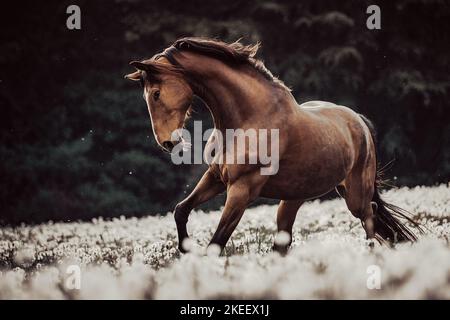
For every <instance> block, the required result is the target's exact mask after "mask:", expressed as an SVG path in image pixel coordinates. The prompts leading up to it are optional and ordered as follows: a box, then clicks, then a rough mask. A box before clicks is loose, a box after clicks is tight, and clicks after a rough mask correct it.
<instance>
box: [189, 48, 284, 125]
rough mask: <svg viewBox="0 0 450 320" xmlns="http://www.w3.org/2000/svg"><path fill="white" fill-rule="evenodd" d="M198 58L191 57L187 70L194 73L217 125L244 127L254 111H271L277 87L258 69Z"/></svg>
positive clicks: (198, 91)
mask: <svg viewBox="0 0 450 320" xmlns="http://www.w3.org/2000/svg"><path fill="white" fill-rule="evenodd" d="M196 59H197V60H198V59H199V57H198V56H194V57H193V58H191V59H190V61H189V64H188V68H189V70H188V71H189V73H190V74H193V75H194V79H195V81H194V92H195V94H196V95H198V96H199V97H200V98H202V99H203V100H204V101H205V103H206V104H207V106H208V108H209V110H210V112H211V114H212V117H213V119H214V125H215V127H216V129H218V130H224V129H228V128H242V127H243V126H244V125H245V124H246V121H248V120H249V119H251V118H253V116H254V115H258V116H260V117H263V116H264V113H266V112H267V113H268V114H269V113H270V110H269V109H270V108H272V107H273V104H272V103H271V100H273V99H274V92H273V90H276V89H274V87H273V85H271V84H269V83H268V82H267V80H266V79H264V78H263V77H262V76H260V75H259V74H258V73H257V71H256V70H253V69H251V67H246V66H244V67H240V68H236V69H235V68H231V67H229V66H227V65H225V64H224V63H222V62H220V61H218V60H215V59H212V58H205V57H203V61H201V62H200V61H195V60H196ZM278 108H279V107H278Z"/></svg>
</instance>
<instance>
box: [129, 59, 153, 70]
mask: <svg viewBox="0 0 450 320" xmlns="http://www.w3.org/2000/svg"><path fill="white" fill-rule="evenodd" d="M130 65H131V66H133V67H135V68H136V69H138V70H142V71H146V70H148V67H149V65H148V64H145V63H143V62H139V61H131V62H130Z"/></svg>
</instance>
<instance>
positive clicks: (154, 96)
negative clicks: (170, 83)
mask: <svg viewBox="0 0 450 320" xmlns="http://www.w3.org/2000/svg"><path fill="white" fill-rule="evenodd" d="M159 94H160V92H159V90H156V91H155V92H153V100H155V101H158V99H159Z"/></svg>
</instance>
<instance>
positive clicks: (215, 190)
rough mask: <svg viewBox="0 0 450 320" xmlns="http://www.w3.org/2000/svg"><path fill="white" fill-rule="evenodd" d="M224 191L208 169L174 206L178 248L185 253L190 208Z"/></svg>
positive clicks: (221, 184) (223, 186)
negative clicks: (189, 192)
mask: <svg viewBox="0 0 450 320" xmlns="http://www.w3.org/2000/svg"><path fill="white" fill-rule="evenodd" d="M223 191H225V185H224V184H223V183H222V181H220V180H218V179H217V178H216V177H215V176H214V174H213V173H212V172H211V171H210V170H208V171H206V172H205V173H204V175H203V176H202V178H201V179H200V181H199V182H198V183H197V185H196V186H195V188H194V190H193V191H192V192H191V194H190V195H189V196H188V197H187V198H186V199H184V200H183V201H181V202H180V203H178V204H177V205H176V207H175V211H174V217H175V222H176V224H177V232H178V249H179V250H180V251H181V252H183V253H185V252H186V250H185V249H184V248H183V240H184V239H186V238H188V233H187V229H186V224H187V222H188V218H189V214H190V213H191V211H192V209H194V208H195V207H197V206H199V205H200V204H202V203H204V202H206V201H208V200H210V199H211V198H213V197H214V196H216V195H218V194H219V193H221V192H223Z"/></svg>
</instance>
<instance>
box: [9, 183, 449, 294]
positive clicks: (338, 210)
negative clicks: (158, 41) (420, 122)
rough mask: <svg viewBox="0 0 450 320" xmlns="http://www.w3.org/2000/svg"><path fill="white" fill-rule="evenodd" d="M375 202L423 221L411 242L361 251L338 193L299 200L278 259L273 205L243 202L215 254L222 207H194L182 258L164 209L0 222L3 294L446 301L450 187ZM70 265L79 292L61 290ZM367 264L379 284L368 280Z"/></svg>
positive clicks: (360, 236)
mask: <svg viewBox="0 0 450 320" xmlns="http://www.w3.org/2000/svg"><path fill="white" fill-rule="evenodd" d="M384 198H385V199H386V200H388V201H390V202H392V203H394V204H397V205H400V206H402V207H403V208H405V209H407V210H409V211H411V212H413V213H414V214H415V216H416V218H418V219H419V220H420V222H421V223H422V224H423V225H424V226H426V228H427V231H426V234H425V235H422V236H420V240H419V241H418V242H417V243H415V244H400V245H397V246H396V247H395V248H388V247H382V246H376V247H375V248H374V249H373V250H369V248H368V246H367V243H366V241H365V240H364V237H365V234H364V231H363V229H362V227H361V225H360V223H359V221H358V220H357V219H355V218H354V217H353V216H352V215H351V214H350V213H349V212H348V211H347V209H346V207H345V203H344V201H343V200H341V199H336V200H329V201H323V202H319V201H314V202H309V203H307V204H305V205H303V206H302V208H301V209H300V211H299V214H298V217H297V221H296V223H295V225H294V242H293V246H292V249H291V251H290V252H289V254H288V255H287V256H285V257H281V256H279V255H278V254H276V253H273V252H272V251H271V247H272V243H273V238H274V236H275V230H276V224H275V217H276V206H260V207H257V208H251V209H248V210H247V211H246V213H245V215H244V217H243V218H242V220H241V222H240V224H239V226H238V228H237V230H236V231H235V233H234V234H233V236H232V239H231V241H230V242H229V243H228V245H227V247H226V250H225V254H224V255H223V256H221V257H217V256H213V255H205V254H204V251H203V248H204V247H206V245H207V243H208V241H209V239H210V238H211V236H212V233H213V232H214V230H215V227H216V225H217V223H218V220H219V218H220V212H211V213H204V212H193V213H192V215H191V217H190V221H189V225H188V228H189V231H190V234H191V236H192V239H193V242H194V246H193V249H192V253H189V254H186V255H180V254H179V252H178V250H177V249H176V229H175V223H174V221H173V217H172V215H171V214H169V215H167V216H156V217H146V218H142V219H135V218H133V219H116V220H114V221H103V220H102V219H95V220H94V221H92V222H91V223H47V224H41V225H37V226H21V227H16V228H10V227H6V228H0V299H28V298H31V299H94V298H96V299H110V298H112V299H115V298H123V299H142V298H144V299H205V298H252V299H260V298H275V299H318V298H319V299H322V298H326V299H329V298H331V299H336V298H337V299H356V298H369V299H377V298H389V299H399V298H406V299H425V298H443V299H450V244H449V240H448V239H449V236H450V221H449V220H450V185H440V186H437V187H416V188H413V189H408V188H401V189H396V190H391V191H388V192H386V193H385V194H384ZM70 265H77V266H80V268H81V269H80V270H81V273H80V276H81V277H80V279H81V286H80V289H72V288H73V287H70V286H68V280H70V279H69V277H71V275H72V273H71V272H69V271H70V270H71V269H70V268H69V269H68V266H70ZM372 265H376V266H378V267H379V271H380V276H381V278H380V279H381V282H380V285H381V288H380V289H369V288H368V287H367V281H368V277H370V276H371V272H372V271H371V270H373V269H371V268H370V266H372ZM368 272H369V273H368Z"/></svg>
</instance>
